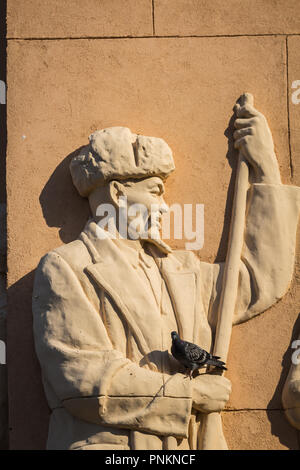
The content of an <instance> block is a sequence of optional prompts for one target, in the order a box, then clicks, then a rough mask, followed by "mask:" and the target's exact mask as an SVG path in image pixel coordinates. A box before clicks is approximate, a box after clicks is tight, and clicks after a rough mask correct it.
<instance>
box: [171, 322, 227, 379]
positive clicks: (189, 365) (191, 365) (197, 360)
mask: <svg viewBox="0 0 300 470" xmlns="http://www.w3.org/2000/svg"><path fill="white" fill-rule="evenodd" d="M171 337H172V348H171V353H172V355H173V356H174V357H175V359H177V361H179V362H180V363H181V364H182V365H183V366H184V367H185V368H186V369H187V370H189V371H190V373H189V377H190V379H192V376H193V372H194V370H196V369H201V368H202V367H205V366H215V367H218V368H219V369H222V370H227V369H226V367H225V362H223V361H220V360H219V359H220V357H219V356H213V355H212V354H210V353H208V352H207V351H205V350H204V349H202V348H200V347H199V346H197V345H196V344H193V343H189V342H188V341H183V340H182V339H180V338H179V336H178V334H177V333H176V331H172V333H171Z"/></svg>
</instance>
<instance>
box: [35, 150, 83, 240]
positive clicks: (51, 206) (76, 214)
mask: <svg viewBox="0 0 300 470" xmlns="http://www.w3.org/2000/svg"><path fill="white" fill-rule="evenodd" d="M81 148H82V147H80V148H78V149H77V150H75V151H74V152H72V153H70V154H69V155H68V156H67V157H66V158H64V160H63V161H62V162H61V163H60V164H59V165H58V166H57V168H56V169H55V170H54V172H53V173H52V175H51V176H50V178H49V180H48V181H47V183H46V185H45V187H44V189H43V191H42V192H41V194H40V204H41V207H42V211H43V216H44V217H45V220H46V223H47V225H48V227H58V228H59V229H60V230H59V236H60V238H61V241H62V242H63V243H69V242H71V241H73V240H75V239H76V238H77V237H78V235H79V233H80V232H81V231H82V229H83V227H84V226H85V223H86V222H87V220H88V218H89V217H90V209H89V203H88V200H87V199H86V198H82V197H81V196H79V194H78V192H77V190H76V189H75V187H74V185H73V182H72V178H71V174H70V170H69V165H70V162H71V160H72V158H73V157H74V156H75V155H77V154H78V153H79V151H80V150H81Z"/></svg>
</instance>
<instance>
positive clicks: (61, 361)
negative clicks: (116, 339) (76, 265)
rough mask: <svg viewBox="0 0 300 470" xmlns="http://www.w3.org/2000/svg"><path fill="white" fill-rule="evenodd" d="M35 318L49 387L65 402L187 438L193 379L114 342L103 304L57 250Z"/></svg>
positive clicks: (80, 413) (78, 411)
mask: <svg viewBox="0 0 300 470" xmlns="http://www.w3.org/2000/svg"><path fill="white" fill-rule="evenodd" d="M33 320H34V321H33V324H34V338H35V348H36V353H37V356H38V358H39V361H40V364H41V369H42V375H43V381H44V385H45V390H46V394H47V390H51V394H52V395H53V392H54V395H55V396H56V397H57V398H58V400H59V403H60V405H59V406H64V407H65V408H66V409H67V410H68V411H69V412H70V413H71V414H72V415H73V416H75V417H77V418H79V419H82V420H85V421H88V422H92V423H96V424H102V425H103V424H104V425H109V426H116V427H118V428H128V429H132V430H137V431H142V432H148V433H151V434H156V435H161V436H164V435H174V436H176V437H187V434H188V424H189V418H190V415H191V407H192V399H191V396H192V389H191V384H190V381H189V380H185V378H184V376H183V375H182V374H175V375H173V376H167V377H168V378H166V376H164V375H163V374H161V373H159V372H155V371H151V370H149V369H147V368H142V367H139V366H138V365H137V364H136V363H133V362H132V361H130V360H129V359H127V358H126V357H124V355H123V354H122V353H121V352H119V351H117V350H116V349H113V347H112V344H111V341H110V339H109V337H108V335H107V331H106V329H105V326H104V324H103V322H102V320H101V316H100V313H99V311H97V309H96V308H95V307H94V305H93V304H92V303H91V302H90V301H89V299H88V297H87V295H86V293H85V291H84V289H83V287H82V285H81V283H80V281H79V279H78V277H77V276H76V274H75V273H74V271H73V270H72V268H71V267H70V265H69V264H68V263H67V262H66V261H65V260H64V259H63V257H62V256H60V255H59V254H58V253H56V252H55V251H54V252H51V253H49V254H48V255H46V256H45V257H44V258H43V259H42V260H41V262H40V264H39V266H38V269H37V272H36V276H35V284H34V291H33ZM47 396H48V400H49V394H47ZM49 403H50V401H49ZM50 406H51V404H50Z"/></svg>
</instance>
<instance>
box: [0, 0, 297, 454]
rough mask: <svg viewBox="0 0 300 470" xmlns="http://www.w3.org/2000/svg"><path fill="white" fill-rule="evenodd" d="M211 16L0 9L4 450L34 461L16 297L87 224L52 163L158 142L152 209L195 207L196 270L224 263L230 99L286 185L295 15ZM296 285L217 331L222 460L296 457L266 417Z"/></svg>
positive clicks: (293, 110) (261, 9)
mask: <svg viewBox="0 0 300 470" xmlns="http://www.w3.org/2000/svg"><path fill="white" fill-rule="evenodd" d="M183 4H185V6H184V7H183ZM213 4H214V7H212V2H208V1H207V2H206V1H200V0H199V1H197V0H188V1H185V2H183V1H182V0H154V1H153V2H152V1H151V0H142V1H137V0H130V1H125V0H111V1H108V0H107V1H106V0H104V1H101V2H99V1H96V0H86V1H85V2H80V1H76V0H66V1H64V2H59V1H58V0H57V1H56V0H53V1H51V2H46V1H45V2H41V1H38V0H28V1H27V2H25V4H24V2H21V1H20V0H8V9H7V13H8V78H7V80H8V152H7V194H8V287H9V289H8V299H9V300H8V302H9V314H8V327H7V342H8V364H9V368H8V371H9V376H8V379H9V417H10V446H11V448H13V449H16V448H18V449H28V448H35V449H38V448H44V446H45V440H46V435H47V425H48V407H47V404H46V401H45V398H44V394H43V389H42V385H41V378H40V372H39V365H38V362H37V359H36V357H35V354H34V349H33V338H32V317H31V291H32V282H33V276H34V269H35V267H36V265H37V263H38V261H39V259H40V258H41V256H43V255H44V254H45V253H46V252H47V251H49V250H51V249H52V248H54V247H56V246H58V245H60V244H62V243H67V242H69V241H71V240H73V239H74V238H76V236H77V235H78V233H79V232H80V230H81V228H82V227H83V225H84V222H85V220H86V218H87V217H88V207H87V203H86V201H85V200H83V199H81V198H80V197H79V196H78V195H77V194H76V192H75V189H74V188H73V186H72V184H71V179H70V175H69V172H68V162H69V161H70V158H71V155H72V153H73V152H74V151H75V150H76V149H77V148H78V147H80V146H82V145H85V144H86V143H87V137H88V135H89V134H90V133H91V132H92V131H94V130H96V129H101V128H104V127H109V126H117V125H121V126H128V127H130V128H131V129H132V131H134V132H137V133H142V134H145V135H154V136H157V137H163V138H164V139H165V140H166V141H167V142H168V144H169V145H170V147H171V148H172V150H173V152H174V159H175V164H176V169H177V170H176V172H175V173H174V175H172V176H171V177H170V179H169V180H168V182H167V184H166V190H167V201H168V202H170V203H173V202H178V203H193V204H196V203H203V204H204V205H205V242H204V247H203V249H202V250H200V252H199V256H200V257H201V258H202V259H203V260H205V261H209V262H214V261H215V260H218V261H220V260H224V258H225V253H226V242H227V235H228V222H229V218H230V207H231V202H232V191H233V183H234V171H233V173H232V168H231V167H233V168H234V160H235V158H236V153H235V152H233V149H232V139H231V133H232V123H231V117H232V106H233V104H234V102H235V100H236V99H237V98H238V96H239V95H240V94H241V93H243V92H245V91H249V92H251V93H252V94H253V95H254V97H255V102H256V105H257V107H258V108H259V110H261V111H262V112H263V113H265V115H266V116H267V118H268V121H269V123H270V126H271V129H272V131H273V136H274V140H275V146H276V152H277V156H278V160H279V164H280V169H281V174H282V179H283V182H284V183H287V184H297V185H300V173H299V171H300V163H299V151H300V127H299V126H300V124H299V123H300V120H299V113H300V104H299V105H294V104H292V103H291V92H292V91H294V90H292V89H291V83H292V82H293V81H294V80H298V79H299V80H300V66H299V52H298V51H299V50H300V49H299V47H300V44H299V43H300V36H297V35H298V34H299V35H300V12H299V8H297V2H296V1H295V0H288V1H287V0H285V1H275V0H265V1H263V0H248V1H244V2H241V1H239V0H230V1H227V2H226V4H225V3H224V2H214V3H213ZM245 4H247V5H245ZM246 7H247V8H246ZM246 9H247V18H246V17H245V13H244V12H245V10H246ZM158 36H159V37H158ZM170 36H171V37H170ZM171 244H172V246H173V247H174V248H179V247H182V246H183V243H182V242H178V241H173V242H172V243H171ZM274 256H276V254H274ZM298 260H299V257H298ZM297 269H298V270H297ZM299 283H300V274H299V263H298V264H297V265H296V272H295V276H294V280H293V283H292V285H291V289H290V291H289V293H288V294H287V295H286V297H285V298H284V299H283V300H282V301H280V302H279V303H278V304H277V305H276V306H274V307H272V308H271V309H269V310H268V311H267V312H265V313H264V314H263V315H261V316H259V317H257V318H255V319H253V320H251V321H250V322H248V323H246V324H243V325H240V326H237V327H235V328H234V330H233V335H232V344H231V350H230V355H229V361H228V368H229V370H228V374H227V375H228V377H229V378H230V379H231V380H232V382H233V392H232V396H231V399H230V402H229V404H228V407H227V410H226V412H224V414H223V420H224V429H225V434H226V438H227V440H228V443H229V446H230V448H232V449H266V448H268V449H299V435H297V432H296V430H294V429H293V428H292V427H291V426H290V425H289V424H288V423H287V422H286V420H285V418H284V416H283V412H282V405H281V390H282V387H283V384H284V380H285V377H286V375H287V372H288V368H289V365H290V356H291V350H290V348H289V346H290V343H291V340H292V339H294V338H296V337H297V332H298V330H299V322H298V325H296V326H295V327H294V325H295V323H296V320H297V318H298V314H299V300H300V296H299Z"/></svg>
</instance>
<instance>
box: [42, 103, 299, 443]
mask: <svg viewBox="0 0 300 470" xmlns="http://www.w3.org/2000/svg"><path fill="white" fill-rule="evenodd" d="M235 127H236V129H237V130H236V131H235V133H234V138H235V146H236V148H237V149H239V150H240V151H241V152H243V154H244V156H245V158H246V159H247V161H248V163H249V165H250V167H251V184H250V187H249V191H248V208H247V217H246V227H245V237H244V247H243V252H242V257H241V260H240V267H239V292H238V300H237V304H236V309H235V317H234V323H240V322H244V321H246V320H249V319H250V318H252V317H253V316H255V315H257V314H259V313H261V312H263V311H264V310H266V309H267V308H268V307H270V306H271V305H272V304H274V303H275V302H276V301H277V300H278V299H280V298H281V297H282V296H283V295H284V293H285V292H286V290H287V289H288V286H289V283H290V280H291V276H292V271H293V263H294V246H295V236H296V225H297V217H298V209H299V202H300V197H299V191H298V188H295V187H291V186H285V185H282V184H281V180H280V174H279V168H278V164H277V160H276V156H275V153H274V146H273V141H272V136H271V132H270V130H269V127H268V124H267V122H266V120H265V118H264V116H263V115H262V114H261V113H259V112H258V111H257V110H256V109H255V108H254V107H253V106H251V105H250V104H249V103H247V104H245V105H244V106H242V107H240V108H239V109H238V110H237V119H236V121H235ZM70 169H71V174H72V178H73V182H74V184H75V186H76V187H77V189H78V191H79V193H80V194H81V195H82V196H83V197H88V198H89V202H90V207H91V211H92V214H93V218H92V219H91V220H90V221H89V222H88V224H87V226H86V227H85V229H84V231H83V232H82V233H81V234H80V236H79V238H78V239H77V240H76V241H74V242H72V243H69V244H67V245H64V246H62V247H60V248H58V249H55V250H53V251H52V252H50V253H48V254H47V255H46V256H45V257H44V258H43V259H42V260H41V262H40V264H39V267H38V269H37V273H36V277H35V286H34V293H33V313H34V334H35V345H36V351H37V355H38V357H39V360H40V363H41V368H42V374H43V381H44V387H45V392H46V395H47V399H48V402H49V405H50V408H51V410H52V415H51V421H50V428H49V436H48V448H51V449H57V448H59V449H79V448H81V449H201V448H202V440H201V439H202V438H201V436H202V433H201V424H202V422H203V417H204V415H205V414H206V413H210V412H214V411H221V410H222V409H223V408H224V406H225V404H226V402H227V400H228V398H229V393H230V388H231V386H230V382H229V381H228V379H226V378H225V377H221V376H216V375H212V374H202V375H199V376H197V377H195V378H194V379H193V380H189V379H188V378H186V376H185V374H184V373H183V372H184V371H183V370H182V369H181V368H180V365H179V363H178V362H177V361H176V360H175V359H173V358H172V356H171V355H170V352H169V351H170V347H171V336H170V332H171V331H173V330H176V331H178V332H179V334H180V336H181V338H183V339H185V340H187V341H192V342H194V343H197V344H199V345H200V346H201V347H202V348H204V349H206V350H211V347H212V344H211V342H212V332H213V330H214V329H215V326H216V321H217V319H216V313H217V306H218V302H219V295H220V287H221V284H222V273H223V264H222V263H218V264H208V263H205V262H202V261H200V260H199V259H198V257H197V256H196V255H195V254H194V253H193V252H192V251H172V250H171V249H170V248H169V247H168V246H167V245H166V244H165V243H164V242H163V241H162V240H160V239H159V237H158V229H159V218H160V216H161V214H162V213H163V212H164V211H165V210H166V205H165V203H164V199H163V193H164V181H165V179H166V178H167V176H168V175H169V174H170V173H171V172H172V171H173V170H174V163H173V158H172V153H171V150H170V148H169V147H168V146H167V144H166V143H165V142H164V141H163V140H162V139H158V138H154V137H145V136H141V135H136V134H133V133H131V131H130V130H129V129H128V128H123V127H115V128H108V129H104V130H102V131H96V132H95V133H93V134H92V135H91V136H90V143H89V145H88V146H86V147H85V148H84V150H83V151H82V152H81V153H80V155H77V156H76V157H74V159H73V161H72V163H71V167H70ZM125 198H126V201H127V207H128V214H129V216H128V226H127V227H126V229H127V228H128V227H129V225H130V221H131V217H130V207H132V206H133V204H135V203H142V204H143V205H144V206H145V207H146V208H149V209H150V208H151V206H152V205H153V204H156V205H157V206H156V207H157V209H156V212H155V211H154V212H155V213H154V214H153V211H152V217H151V218H150V219H149V220H147V221H145V222H148V224H146V223H145V230H144V236H143V237H141V238H140V239H138V240H134V239H130V236H125V237H124V233H123V238H122V237H121V236H117V237H111V236H110V234H109V233H108V232H107V233H106V234H105V230H103V229H100V230H98V229H99V226H100V225H101V224H100V225H99V222H100V221H101V217H100V216H101V214H100V215H99V212H97V208H98V207H99V206H100V205H101V204H104V203H106V204H111V205H113V207H114V208H115V209H116V213H117V214H120V210H119V209H122V204H123V202H124V199H125ZM150 211H151V209H150ZM102 215H103V214H102ZM74 216H76V214H75V215H74ZM143 220H145V219H143ZM120 224H121V220H120V216H118V217H117V220H116V226H117V230H119V231H120V226H121V225H120ZM151 224H152V225H151ZM123 231H124V230H123ZM145 234H146V235H147V237H145ZM153 234H154V235H153ZM105 235H107V236H105ZM127 235H128V233H127ZM215 439H216V448H218V446H219V443H218V439H219V437H218V435H216V437H215Z"/></svg>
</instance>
